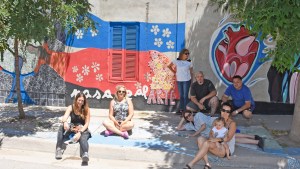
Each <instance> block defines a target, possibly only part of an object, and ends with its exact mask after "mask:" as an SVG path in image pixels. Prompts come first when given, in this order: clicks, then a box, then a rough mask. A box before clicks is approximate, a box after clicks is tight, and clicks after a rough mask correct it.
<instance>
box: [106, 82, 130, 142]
mask: <svg viewBox="0 0 300 169" xmlns="http://www.w3.org/2000/svg"><path fill="white" fill-rule="evenodd" d="M126 96H127V91H126V88H125V86H123V85H118V86H117V87H116V94H115V97H114V98H113V100H112V101H111V102H110V105H109V119H107V120H105V121H104V122H103V126H104V127H105V128H106V130H105V131H104V135H105V136H109V135H112V134H117V135H120V136H122V137H124V138H125V139H128V138H129V134H128V132H129V131H130V132H131V130H132V128H133V126H134V124H133V122H132V121H131V119H132V117H133V111H134V110H133V104H132V101H131V99H129V98H127V97H126Z"/></svg>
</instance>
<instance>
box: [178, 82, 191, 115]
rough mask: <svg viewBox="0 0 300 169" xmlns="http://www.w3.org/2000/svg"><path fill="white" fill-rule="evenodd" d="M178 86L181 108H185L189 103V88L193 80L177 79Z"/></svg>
mask: <svg viewBox="0 0 300 169" xmlns="http://www.w3.org/2000/svg"><path fill="white" fill-rule="evenodd" d="M177 86H178V91H179V95H180V103H179V109H180V110H185V109H186V105H187V104H188V103H189V90H190V86H191V80H189V81H184V82H180V81H177Z"/></svg>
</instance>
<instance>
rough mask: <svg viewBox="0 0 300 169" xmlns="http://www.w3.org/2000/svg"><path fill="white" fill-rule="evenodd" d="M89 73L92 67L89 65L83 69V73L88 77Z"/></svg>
mask: <svg viewBox="0 0 300 169" xmlns="http://www.w3.org/2000/svg"><path fill="white" fill-rule="evenodd" d="M89 72H90V67H89V66H87V65H84V66H83V67H82V73H83V74H84V75H85V76H86V75H89Z"/></svg>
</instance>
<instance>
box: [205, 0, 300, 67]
mask: <svg viewBox="0 0 300 169" xmlns="http://www.w3.org/2000/svg"><path fill="white" fill-rule="evenodd" d="M210 2H211V3H212V4H217V5H218V9H221V10H223V12H224V11H226V12H229V13H231V14H233V16H234V17H235V18H237V19H239V20H240V21H242V22H243V23H245V24H246V26H247V28H248V29H250V30H251V31H252V32H260V33H261V34H262V36H260V37H262V38H265V37H267V35H271V36H272V37H273V39H274V40H275V41H276V48H275V49H274V50H273V51H270V52H269V54H268V56H269V57H271V58H273V62H272V64H273V65H274V66H275V67H276V68H277V70H278V71H280V72H283V71H286V70H292V71H297V69H295V68H294V65H293V64H294V63H295V57H294V55H295V54H296V55H299V54H300V38H299V37H300V31H299V28H300V22H299V21H300V0H210Z"/></svg>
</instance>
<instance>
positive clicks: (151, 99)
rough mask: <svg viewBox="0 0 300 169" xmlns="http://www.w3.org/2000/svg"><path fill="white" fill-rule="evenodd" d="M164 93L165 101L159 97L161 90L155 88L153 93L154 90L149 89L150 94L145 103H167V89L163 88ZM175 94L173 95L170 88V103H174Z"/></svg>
mask: <svg viewBox="0 0 300 169" xmlns="http://www.w3.org/2000/svg"><path fill="white" fill-rule="evenodd" d="M163 92H164V94H165V102H164V101H163V100H162V98H161V96H160V95H161V94H162V90H161V89H158V90H156V95H155V90H154V89H151V90H150V94H149V96H148V100H147V104H156V103H157V104H165V105H168V90H163ZM174 99H175V96H174V90H170V105H175V104H176V103H175V101H174Z"/></svg>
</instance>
